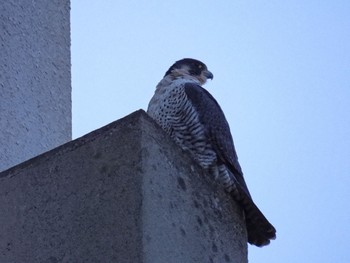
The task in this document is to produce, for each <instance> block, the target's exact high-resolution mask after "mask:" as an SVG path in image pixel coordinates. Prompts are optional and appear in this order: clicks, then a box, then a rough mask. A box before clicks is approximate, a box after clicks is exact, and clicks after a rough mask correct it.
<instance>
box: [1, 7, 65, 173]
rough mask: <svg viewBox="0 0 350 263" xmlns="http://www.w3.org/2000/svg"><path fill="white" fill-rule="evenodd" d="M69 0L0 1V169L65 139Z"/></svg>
mask: <svg viewBox="0 0 350 263" xmlns="http://www.w3.org/2000/svg"><path fill="white" fill-rule="evenodd" d="M70 68H71V64H70V1H69V0H50V1H46V0H35V1H23V0H2V1H1V4H0V171H3V170H5V169H7V168H9V167H11V166H13V165H15V164H18V163H20V162H23V161H25V160H27V159H29V158H32V157H34V156H36V155H38V154H40V153H42V152H45V151H48V150H50V149H52V148H54V147H57V146H58V145H61V144H62V143H65V142H67V141H69V140H71V75H70V74H71V71H70Z"/></svg>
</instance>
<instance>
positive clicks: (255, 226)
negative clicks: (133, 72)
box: [185, 83, 276, 246]
mask: <svg viewBox="0 0 350 263" xmlns="http://www.w3.org/2000/svg"><path fill="white" fill-rule="evenodd" d="M185 92H186V95H187V97H188V98H189V100H190V101H191V103H192V105H193V106H194V107H195V109H196V111H197V112H198V116H199V121H200V122H201V123H202V124H203V125H204V127H205V129H206V131H205V133H206V136H207V138H209V139H210V140H211V143H212V145H213V147H214V150H215V152H216V154H217V155H218V159H219V160H218V161H219V164H220V162H221V163H223V164H225V165H226V167H228V169H229V170H230V171H231V173H232V174H233V175H234V178H235V180H236V182H238V185H237V184H235V189H234V190H233V192H232V193H231V195H232V196H233V198H234V199H236V201H238V202H239V203H240V204H241V205H242V208H243V209H244V211H245V219H246V224H247V231H248V242H249V243H251V244H254V245H256V246H264V245H267V244H269V243H270V240H271V239H275V237H276V230H275V228H274V227H273V225H271V224H270V222H269V221H268V220H267V219H266V217H265V216H264V215H263V213H262V212H261V211H260V210H259V208H258V207H257V206H256V205H255V203H254V202H253V200H252V198H251V196H250V194H249V191H248V188H247V185H246V183H245V181H244V178H243V173H242V169H241V166H240V165H239V162H238V157H237V154H236V150H235V147H234V144H233V139H232V136H231V132H230V128H229V125H228V123H227V121H226V118H225V115H224V113H223V112H222V110H221V108H220V106H219V104H218V103H217V102H216V100H215V99H214V98H213V96H212V95H211V94H210V93H209V92H208V91H207V90H205V89H204V88H202V87H201V86H199V85H196V84H194V83H186V84H185Z"/></svg>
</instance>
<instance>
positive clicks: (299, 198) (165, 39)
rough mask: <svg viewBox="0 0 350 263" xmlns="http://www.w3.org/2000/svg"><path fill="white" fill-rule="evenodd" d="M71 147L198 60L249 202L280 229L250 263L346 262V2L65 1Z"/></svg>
mask: <svg viewBox="0 0 350 263" xmlns="http://www.w3.org/2000/svg"><path fill="white" fill-rule="evenodd" d="M71 25H72V74H73V75H72V77H73V81H72V85H73V136H74V138H77V137H80V136H82V135H84V134H86V133H88V132H90V131H92V130H94V129H97V128H99V127H101V126H104V125H106V124H108V123H110V122H112V121H114V120H117V119H119V118H121V117H124V116H126V115H128V114H129V113H131V112H133V111H135V110H138V109H140V108H142V109H146V108H147V104H148V101H149V99H150V98H151V97H152V95H153V92H154V89H155V86H156V84H157V83H158V81H159V80H160V79H161V78H162V77H163V75H164V73H165V71H166V70H167V69H168V68H169V67H170V66H171V64H172V63H173V62H175V61H176V60H179V59H182V58H184V57H191V58H196V59H199V60H201V61H203V62H204V63H205V64H206V65H207V66H208V68H209V70H211V71H212V72H213V73H214V79H213V80H212V81H209V82H208V84H207V85H206V86H205V87H206V88H207V89H208V90H209V91H210V92H211V93H212V94H213V95H214V97H215V98H216V99H217V100H218V102H219V103H220V105H221V106H222V109H223V110H224V112H225V114H226V118H227V120H228V122H229V123H230V126H231V131H232V134H233V137H234V141H235V144H236V149H237V152H238V156H239V160H240V163H241V165H242V168H243V171H244V174H245V179H246V181H247V184H248V187H249V189H250V192H251V193H252V196H253V198H254V200H255V201H256V203H257V204H258V206H259V207H260V208H261V210H262V211H263V212H264V214H265V215H266V216H267V217H268V219H269V220H270V221H271V222H272V223H273V224H274V225H275V227H276V228H277V239H276V240H275V241H273V242H272V244H271V245H269V246H267V247H264V248H256V247H253V246H249V260H250V262H254V263H263V262H269V263H277V262H278V263H279V262H284V263H295V262H298V263H303V262H305V263H306V262H308V263H310V262H318V263H323V262H325V263H326V262H327V263H328V262H332V263H333V262H336V263H343V262H344V263H346V262H350V251H349V249H350V204H349V201H350V1H349V0H343V1H340V0H328V1H324V0H318V1H313V0H309V1H305V0H295V1H290V0H286V1H280V0H278V1H277V0H275V1H259V0H257V1H249V0H248V1H247V0H245V1H243V0H242V1H235V0H225V1H224V0H223V1H220V0H218V1H206V0H202V1H188V0H187V1H184V0H177V1H160V0H158V1H152V0H148V1H136V0H129V1H115V0H114V1H113V0H104V1H92V0H84V1H82V0H81V1H77V0H73V1H72V12H71Z"/></svg>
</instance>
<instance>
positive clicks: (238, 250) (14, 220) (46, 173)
mask: <svg viewBox="0 0 350 263" xmlns="http://www.w3.org/2000/svg"><path fill="white" fill-rule="evenodd" d="M0 211H2V212H1V216H0V226H1V231H0V262H120V263H128V262H130V263H131V262H133V263H135V262H146V263H151V262H152V263H158V262H159V263H160V262H162V263H164V262H169V263H191V262H193V263H194V262H208V263H210V262H247V239H246V230H245V224H244V221H243V219H242V215H241V210H240V209H239V208H238V207H237V206H236V204H235V203H234V202H233V201H232V200H231V199H230V198H229V196H227V195H226V194H225V193H224V192H223V191H221V190H220V189H219V188H218V187H217V186H216V185H213V184H212V183H211V182H210V179H209V178H207V176H205V174H203V172H202V171H201V170H200V169H199V167H197V165H196V164H194V163H193V162H192V160H191V159H190V158H189V157H188V155H187V154H184V152H183V151H182V150H181V149H180V148H178V147H177V146H176V145H175V144H174V143H173V142H172V141H171V140H170V139H169V138H168V137H167V136H166V135H165V134H164V133H163V132H162V131H161V130H160V129H159V128H158V126H157V125H156V124H155V123H154V122H153V121H152V120H151V119H150V118H149V117H148V116H147V114H146V113H145V112H144V111H142V110H140V111H137V112H134V113H132V114H131V115H129V116H127V117H125V118H123V119H121V120H118V121H116V122H113V123H111V124H110V125H107V126H105V127H103V128H101V129H99V130H96V131H94V132H92V133H90V134H87V135H86V136H84V137H81V138H79V139H77V140H74V141H71V142H69V143H67V144H64V145H62V146H60V147H58V148H56V149H54V150H52V151H49V152H47V153H45V154H43V155H40V156H38V157H36V158H34V159H31V160H29V161H27V162H25V163H22V164H20V165H18V166H16V167H13V168H11V169H9V170H7V171H5V172H2V173H1V174H0Z"/></svg>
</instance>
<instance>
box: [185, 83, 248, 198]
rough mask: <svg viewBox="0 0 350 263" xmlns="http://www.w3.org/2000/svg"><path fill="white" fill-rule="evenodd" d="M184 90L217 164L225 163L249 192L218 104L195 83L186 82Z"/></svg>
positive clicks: (228, 129) (227, 126) (228, 128)
mask: <svg viewBox="0 0 350 263" xmlns="http://www.w3.org/2000/svg"><path fill="white" fill-rule="evenodd" d="M185 92H186V95H187V97H188V99H189V100H190V101H191V103H192V105H193V107H194V108H195V109H196V111H197V113H198V116H199V121H200V122H201V123H202V124H203V125H204V127H205V134H206V136H207V138H208V139H210V140H211V144H212V145H213V147H214V150H215V152H216V154H217V155H218V161H219V164H220V163H222V164H225V165H226V166H227V167H228V168H229V169H230V171H231V172H232V173H233V175H234V176H235V179H236V180H237V181H238V183H239V184H240V186H241V187H242V188H243V189H244V191H246V192H247V193H248V194H249V191H248V188H247V185H246V183H245V181H244V178H243V173H242V169H241V166H240V164H239V162H238V157H237V154H236V150H235V146H234V143H233V139H232V136H231V132H230V127H229V125H228V123H227V121H226V118H225V115H224V113H223V111H222V110H221V108H220V106H219V104H218V103H217V101H216V100H215V99H214V97H213V96H212V95H211V94H210V93H209V92H208V91H207V90H206V89H204V88H202V87H201V86H199V85H197V84H195V83H186V84H185Z"/></svg>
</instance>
